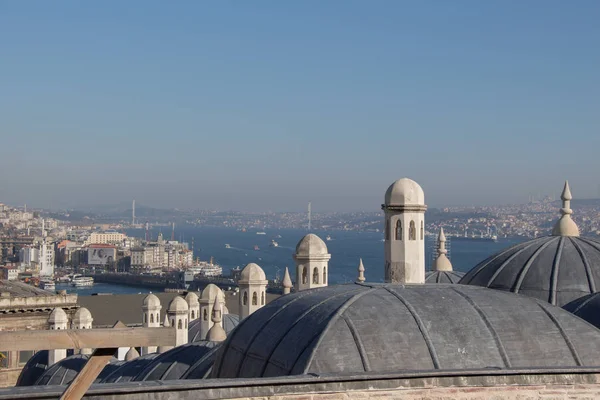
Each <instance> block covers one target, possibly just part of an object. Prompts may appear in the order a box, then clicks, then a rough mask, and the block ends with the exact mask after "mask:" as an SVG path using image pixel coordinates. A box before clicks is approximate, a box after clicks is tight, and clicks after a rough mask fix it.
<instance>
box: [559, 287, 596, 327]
mask: <svg viewBox="0 0 600 400" xmlns="http://www.w3.org/2000/svg"><path fill="white" fill-rule="evenodd" d="M563 308H564V309H565V310H567V311H568V312H570V313H573V314H575V315H577V316H578V317H579V318H581V319H583V320H585V321H587V322H589V323H590V324H592V325H594V326H595V327H596V328H600V293H592V294H588V295H587V296H583V297H580V298H578V299H575V300H573V301H572V302H570V303H569V304H567V305H565V306H563Z"/></svg>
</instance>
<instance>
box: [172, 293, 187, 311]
mask: <svg viewBox="0 0 600 400" xmlns="http://www.w3.org/2000/svg"><path fill="white" fill-rule="evenodd" d="M188 309H189V308H188V303H187V302H186V301H185V300H184V299H183V297H181V296H175V297H173V300H171V302H170V303H169V310H168V311H169V312H182V311H185V312H187V311H188Z"/></svg>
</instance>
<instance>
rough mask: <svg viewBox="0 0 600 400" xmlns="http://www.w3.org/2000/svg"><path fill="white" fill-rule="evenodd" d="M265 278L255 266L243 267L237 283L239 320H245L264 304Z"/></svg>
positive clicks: (263, 273)
mask: <svg viewBox="0 0 600 400" xmlns="http://www.w3.org/2000/svg"><path fill="white" fill-rule="evenodd" d="M267 283H268V281H267V277H266V275H265V271H263V269H262V268H261V267H259V266H258V265H257V264H254V263H250V264H248V265H246V266H245V267H244V269H243V270H242V273H241V275H240V279H239V281H238V285H239V287H240V319H244V318H246V317H247V316H248V315H250V314H252V313H253V312H254V311H256V310H258V309H259V308H261V307H263V306H264V305H265V304H266V295H267V294H266V292H267Z"/></svg>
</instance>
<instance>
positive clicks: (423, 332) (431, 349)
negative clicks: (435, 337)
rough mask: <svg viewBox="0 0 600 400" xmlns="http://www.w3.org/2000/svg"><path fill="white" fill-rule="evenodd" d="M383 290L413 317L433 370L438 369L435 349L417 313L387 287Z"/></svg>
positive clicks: (438, 362)
mask: <svg viewBox="0 0 600 400" xmlns="http://www.w3.org/2000/svg"><path fill="white" fill-rule="evenodd" d="M384 289H385V290H387V291H388V292H389V293H390V294H391V295H392V296H395V297H396V298H397V299H398V300H400V302H401V303H402V304H403V305H404V307H406V309H407V310H408V312H409V313H410V314H411V316H412V317H413V319H414V320H415V322H416V324H417V327H418V328H419V331H421V335H423V340H425V344H426V345H427V350H429V355H430V356H431V361H432V363H433V367H434V368H435V369H440V360H439V359H438V356H437V353H436V351H435V347H434V346H433V342H432V341H431V338H430V337H429V332H427V328H426V327H425V324H424V323H423V321H422V320H421V317H419V314H417V311H416V310H415V309H414V307H413V306H412V305H411V304H410V303H409V302H408V301H406V299H405V298H404V297H402V296H401V295H400V294H398V293H397V292H394V291H392V290H390V288H389V287H384Z"/></svg>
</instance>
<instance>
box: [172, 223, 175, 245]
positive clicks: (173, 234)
mask: <svg viewBox="0 0 600 400" xmlns="http://www.w3.org/2000/svg"><path fill="white" fill-rule="evenodd" d="M174 241H175V222H173V230H172V231H171V242H174Z"/></svg>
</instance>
